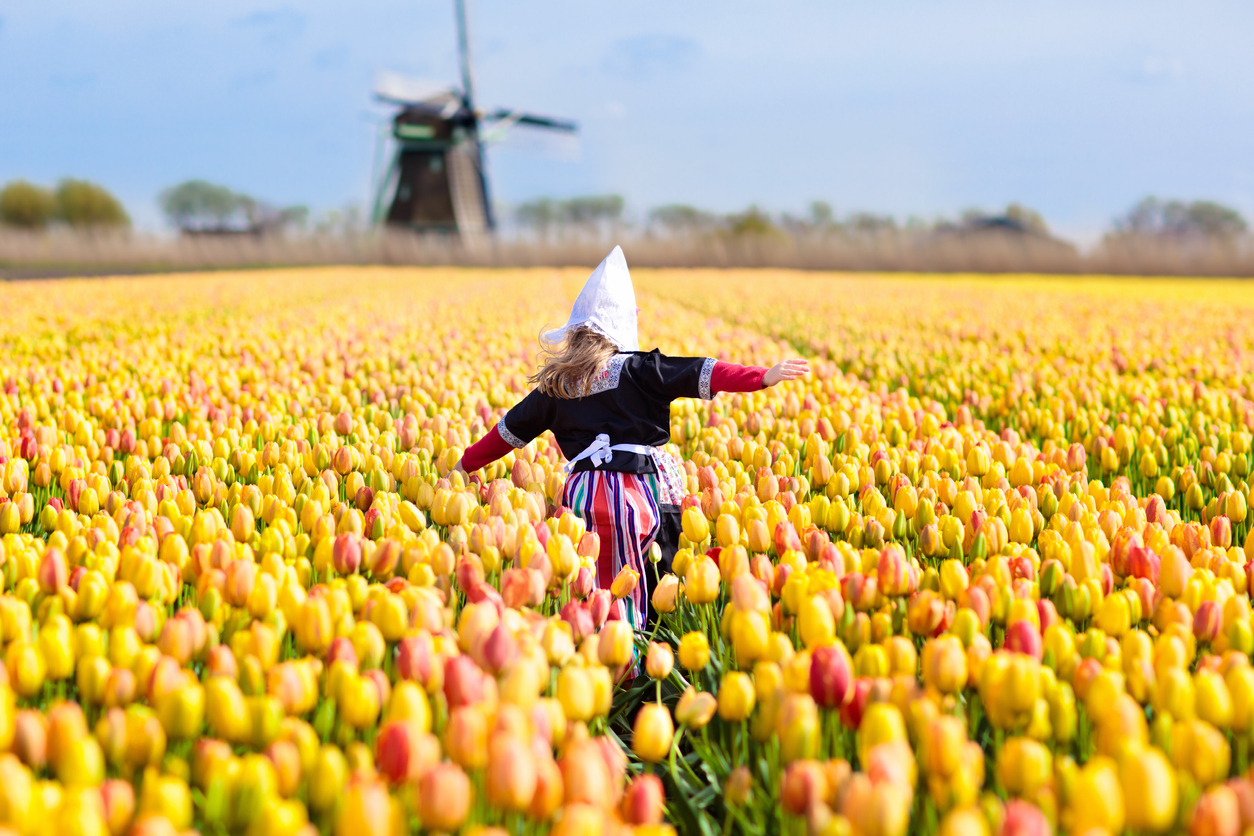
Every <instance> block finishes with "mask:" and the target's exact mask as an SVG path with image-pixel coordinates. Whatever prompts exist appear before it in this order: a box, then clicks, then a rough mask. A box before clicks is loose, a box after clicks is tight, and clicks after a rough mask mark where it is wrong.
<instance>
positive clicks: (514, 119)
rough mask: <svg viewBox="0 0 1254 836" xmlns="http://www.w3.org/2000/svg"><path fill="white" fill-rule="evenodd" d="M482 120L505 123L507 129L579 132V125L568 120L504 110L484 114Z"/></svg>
mask: <svg viewBox="0 0 1254 836" xmlns="http://www.w3.org/2000/svg"><path fill="white" fill-rule="evenodd" d="M483 118H484V119H491V120H493V121H495V122H506V123H508V125H507V127H512V126H514V125H526V126H528V127H531V128H548V129H550V130H554V131H565V132H567V133H574V132H575V131H577V130H579V123H578V122H572V121H571V120H569V119H558V118H556V117H553V116H539V115H537V114H534V113H522V112H519V111H517V110H505V109H504V108H502V109H500V110H497V111H494V112H493V113H489V114H486V115H485V116H484V117H483Z"/></svg>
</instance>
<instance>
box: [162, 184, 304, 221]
mask: <svg viewBox="0 0 1254 836" xmlns="http://www.w3.org/2000/svg"><path fill="white" fill-rule="evenodd" d="M158 202H159V203H160V204H161V211H162V212H163V213H164V214H165V216H166V219H167V220H168V221H169V222H170V224H171V225H172V226H176V227H178V228H179V229H181V230H183V231H185V232H227V231H236V232H263V231H274V230H280V229H283V228H285V227H289V226H297V227H302V228H303V227H304V226H305V225H306V224H307V223H308V221H309V208H308V207H306V206H289V207H286V208H283V209H280V208H279V207H277V206H274V205H272V204H270V203H266V202H264V201H261V200H258V199H257V198H255V197H252V196H251V195H246V194H241V193H240V192H235V191H232V190H231V189H228V188H227V187H226V186H219V185H217V184H216V183H209V182H207V181H205V180H187V181H185V182H183V183H179V184H178V185H177V186H171V187H170V188H168V189H166V190H165V191H163V192H162V193H161V195H160V196H159V197H158Z"/></svg>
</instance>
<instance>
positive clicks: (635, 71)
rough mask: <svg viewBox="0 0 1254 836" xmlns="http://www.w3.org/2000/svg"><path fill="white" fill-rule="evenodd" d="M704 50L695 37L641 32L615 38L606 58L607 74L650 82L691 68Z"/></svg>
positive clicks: (605, 68)
mask: <svg viewBox="0 0 1254 836" xmlns="http://www.w3.org/2000/svg"><path fill="white" fill-rule="evenodd" d="M700 52H701V47H700V45H699V44H698V43H697V42H696V41H695V40H694V39H692V38H684V37H680V36H678V35H663V34H650V35H637V36H635V37H632V38H624V39H622V40H619V41H615V42H614V44H613V45H612V46H611V47H610V51H609V54H608V55H607V56H606V58H605V62H604V65H603V68H604V70H605V72H606V73H608V74H609V75H612V76H618V77H620V78H625V79H628V80H630V81H648V80H651V79H655V78H659V77H662V76H667V75H671V74H673V73H677V72H680V71H681V70H685V69H687V68H688V67H690V66H691V65H692V64H693V62H694V61H695V60H696V58H697V56H698V55H699V54H700Z"/></svg>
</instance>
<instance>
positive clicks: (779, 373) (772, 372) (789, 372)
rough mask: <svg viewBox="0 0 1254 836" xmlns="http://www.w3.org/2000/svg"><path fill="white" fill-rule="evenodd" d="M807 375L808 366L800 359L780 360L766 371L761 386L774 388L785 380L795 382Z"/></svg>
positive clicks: (808, 371)
mask: <svg viewBox="0 0 1254 836" xmlns="http://www.w3.org/2000/svg"><path fill="white" fill-rule="evenodd" d="M809 373H810V364H809V363H807V362H806V361H805V360H804V359H802V358H800V357H794V358H793V359H791V360H781V361H780V362H778V363H776V364H775V365H774V366H771V367H770V368H769V369H767V371H766V374H765V375H763V376H762V386H763V387H767V386H774V385H775V384H776V383H782V382H784V381H785V380H796V379H797V378H799V377H802V376H804V375H807V374H809Z"/></svg>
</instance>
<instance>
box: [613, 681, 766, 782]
mask: <svg viewBox="0 0 1254 836" xmlns="http://www.w3.org/2000/svg"><path fill="white" fill-rule="evenodd" d="M742 676H743V674H742ZM674 736H675V726H674V724H673V723H672V722H671V713H670V711H669V710H668V709H667V708H666V706H664V705H662V704H661V703H646V704H645V705H643V706H641V707H640V712H639V713H638V714H637V715H636V723H635V726H634V727H633V729H632V736H631V750H632V751H633V752H634V753H635V754H636V756H637V757H638V758H640V760H642V761H645V762H647V763H656V762H658V761H660V760H662V759H664V758H665V757H666V756H667V754H669V752H670V749H671V738H672V737H674Z"/></svg>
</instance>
